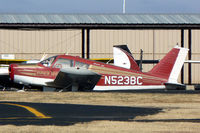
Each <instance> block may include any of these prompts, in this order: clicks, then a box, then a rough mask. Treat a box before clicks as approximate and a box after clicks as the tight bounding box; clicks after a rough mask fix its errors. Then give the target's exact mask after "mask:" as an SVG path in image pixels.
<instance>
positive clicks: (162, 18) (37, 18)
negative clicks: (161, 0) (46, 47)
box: [0, 13, 200, 24]
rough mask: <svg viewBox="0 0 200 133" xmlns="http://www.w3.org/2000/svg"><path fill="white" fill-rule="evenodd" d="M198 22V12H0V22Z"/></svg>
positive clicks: (199, 17)
mask: <svg viewBox="0 0 200 133" xmlns="http://www.w3.org/2000/svg"><path fill="white" fill-rule="evenodd" d="M5 23H6V24H200V14H10V13H8V14H5V13H3V14H1V13H0V24H5Z"/></svg>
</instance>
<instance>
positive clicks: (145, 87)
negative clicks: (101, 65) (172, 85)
mask: <svg viewBox="0 0 200 133" xmlns="http://www.w3.org/2000/svg"><path fill="white" fill-rule="evenodd" d="M148 89H149V90H150V89H166V87H165V85H142V86H95V87H94V89H93V90H94V91H114V90H117V91H119V90H148Z"/></svg>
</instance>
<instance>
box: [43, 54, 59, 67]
mask: <svg viewBox="0 0 200 133" xmlns="http://www.w3.org/2000/svg"><path fill="white" fill-rule="evenodd" d="M56 57H57V56H53V57H50V58H48V59H46V60H43V61H41V62H40V63H41V64H42V65H44V66H47V67H50V66H51V64H52V63H53V61H54V60H55V59H56Z"/></svg>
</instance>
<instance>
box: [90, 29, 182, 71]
mask: <svg viewBox="0 0 200 133" xmlns="http://www.w3.org/2000/svg"><path fill="white" fill-rule="evenodd" d="M90 35H91V41H90V42H91V51H90V53H91V55H90V57H91V58H102V57H107V58H112V46H113V45H117V44H128V47H129V48H130V50H131V52H132V53H133V56H134V58H135V59H139V58H140V49H142V50H143V53H144V55H143V59H146V60H148V59H149V60H152V59H161V58H162V57H163V56H164V55H165V54H166V53H167V52H168V51H169V50H170V49H171V48H173V47H174V46H175V45H176V44H177V43H178V44H181V42H180V41H181V32H180V30H92V31H91V32H90ZM152 67H153V65H145V66H144V69H143V70H144V71H148V70H150V69H151V68H152Z"/></svg>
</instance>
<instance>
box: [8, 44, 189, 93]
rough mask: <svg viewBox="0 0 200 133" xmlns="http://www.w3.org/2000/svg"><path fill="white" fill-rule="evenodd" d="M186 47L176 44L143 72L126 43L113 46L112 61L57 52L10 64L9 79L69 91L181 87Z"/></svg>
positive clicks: (182, 86)
mask: <svg viewBox="0 0 200 133" xmlns="http://www.w3.org/2000/svg"><path fill="white" fill-rule="evenodd" d="M187 53H188V49H187V48H181V47H179V46H175V47H174V48H173V49H172V50H171V51H170V52H169V53H167V55H166V56H165V57H164V58H163V59H162V60H160V62H159V63H158V64H157V65H155V66H154V67H153V68H152V69H151V70H150V71H149V72H142V71H140V68H139V66H138V64H137V63H136V62H135V60H134V58H133V56H132V55H131V53H130V51H129V49H128V47H127V46H125V45H119V46H114V47H113V54H114V64H113V65H111V64H106V63H102V62H98V61H93V60H88V59H83V58H80V57H77V56H70V55H57V56H53V57H50V58H48V59H46V60H43V61H41V62H39V63H37V64H11V65H10V66H9V75H10V79H11V80H12V81H13V82H14V83H18V84H23V85H25V86H26V85H27V86H43V87H52V88H57V89H65V90H71V91H112V90H140V89H182V88H184V87H185V85H183V84H180V83H178V82H177V79H178V75H179V73H180V71H181V68H182V66H183V63H184V61H185V58H186V55H187Z"/></svg>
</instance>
